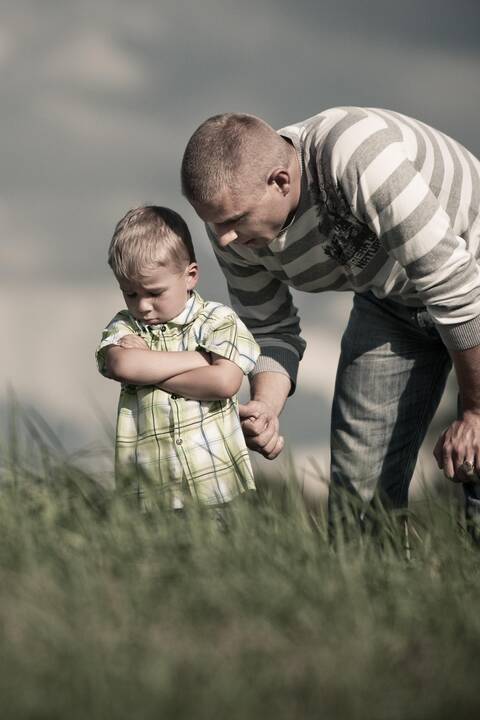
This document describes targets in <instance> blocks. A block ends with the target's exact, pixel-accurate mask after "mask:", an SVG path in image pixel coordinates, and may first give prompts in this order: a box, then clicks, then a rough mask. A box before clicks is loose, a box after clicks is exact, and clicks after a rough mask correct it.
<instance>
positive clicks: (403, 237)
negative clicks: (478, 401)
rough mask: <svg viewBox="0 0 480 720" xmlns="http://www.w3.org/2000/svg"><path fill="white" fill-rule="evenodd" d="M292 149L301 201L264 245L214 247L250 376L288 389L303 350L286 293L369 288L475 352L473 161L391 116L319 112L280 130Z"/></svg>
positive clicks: (442, 139) (479, 280) (478, 276)
mask: <svg viewBox="0 0 480 720" xmlns="http://www.w3.org/2000/svg"><path fill="white" fill-rule="evenodd" d="M278 132H279V133H280V134H281V135H282V136H283V137H285V138H288V139H289V140H290V141H291V142H292V143H293V146H294V147H295V150H296V152H297V154H298V159H299V161H300V165H301V171H302V177H301V195H300V201H299V205H298V208H297V210H296V213H295V216H294V218H293V220H292V221H291V223H290V224H289V225H288V227H286V228H285V229H284V230H283V231H282V233H281V234H280V235H279V236H278V237H277V238H275V240H273V241H272V242H271V243H269V244H268V245H267V246H265V247H262V248H251V247H246V246H236V244H235V243H233V244H230V245H228V246H227V247H226V248H224V249H220V248H219V247H218V246H217V244H216V243H215V240H214V236H213V234H212V231H211V230H210V229H208V230H209V235H210V238H211V240H212V243H213V247H214V251H215V254H216V256H217V259H218V261H219V263H220V266H221V268H222V270H223V272H224V274H225V277H226V279H227V283H228V288H229V292H230V297H231V302H232V305H233V307H234V309H235V310H236V312H237V313H238V315H239V316H240V317H241V318H242V320H243V321H244V322H245V324H246V325H247V326H248V327H249V329H250V330H251V331H252V333H253V334H254V336H255V339H256V340H257V342H258V343H259V345H260V346H261V348H262V356H261V357H260V359H259V361H258V363H257V366H256V371H255V372H262V371H264V370H273V371H277V372H287V373H288V374H289V375H290V377H291V379H292V381H293V382H294V383H295V379H296V373H297V369H298V362H299V360H300V359H301V356H302V354H303V350H304V347H305V343H304V341H303V339H302V338H301V336H300V326H299V320H298V315H297V311H296V308H295V307H294V305H293V303H292V298H291V295H290V292H289V289H288V288H289V286H291V287H293V288H296V289H297V290H302V291H305V292H313V293H317V292H322V291H324V290H341V291H345V290H353V291H355V292H366V291H368V290H371V291H372V292H373V293H374V294H375V295H376V296H377V297H379V298H383V297H386V296H389V297H390V299H392V300H395V301H397V302H399V303H403V304H405V305H410V306H413V307H419V306H420V307H421V306H425V307H426V308H427V310H428V311H429V313H430V315H431V316H432V318H433V320H434V321H435V323H436V325H437V328H438V331H439V333H440V335H441V337H442V339H443V341H444V343H445V345H446V346H447V347H448V348H450V349H454V350H461V349H466V348H469V347H473V346H475V345H479V344H480V270H479V266H478V256H479V254H480V248H479V245H480V162H479V161H478V159H477V158H475V157H474V156H473V155H472V154H471V153H469V152H468V150H466V149H465V148H464V147H463V146H462V145H461V144H460V143H458V142H456V141H454V140H452V139H451V138H449V137H448V136H446V135H445V134H443V133H441V132H439V131H438V130H434V129H433V128H432V127H429V126H428V125H425V124H424V123H421V122H419V121H417V120H413V119H411V118H408V117H406V116H404V115H400V114H399V113H396V112H392V111H387V110H379V109H371V108H357V107H339V108H333V109H330V110H326V111H325V112H322V113H320V114H318V115H315V116H314V117H312V118H309V119H308V120H305V121H304V122H301V123H298V124H295V125H290V126H288V127H285V128H282V129H281V130H279V131H278Z"/></svg>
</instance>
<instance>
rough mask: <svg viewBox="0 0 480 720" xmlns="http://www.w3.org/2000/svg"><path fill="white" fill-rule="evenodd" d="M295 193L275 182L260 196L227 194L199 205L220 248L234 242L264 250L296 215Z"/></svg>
mask: <svg viewBox="0 0 480 720" xmlns="http://www.w3.org/2000/svg"><path fill="white" fill-rule="evenodd" d="M292 209H295V208H292V194H291V193H290V192H285V189H284V188H282V187H281V186H280V185H278V184H277V183H276V182H275V181H272V182H269V183H267V184H266V185H265V186H264V187H263V190H262V189H261V190H260V191H259V192H258V193H254V192H252V191H250V192H249V191H245V192H243V193H242V192H240V193H238V194H235V195H232V194H231V193H230V192H229V191H228V190H226V191H224V192H223V193H222V194H221V195H220V196H218V198H216V199H215V201H214V202H212V203H210V204H208V205H201V204H199V205H195V210H196V211H197V214H198V215H199V217H200V218H201V219H202V220H203V221H204V222H206V223H209V225H210V226H211V227H212V229H213V230H214V232H215V235H216V237H217V241H218V244H219V246H220V247H226V246H227V245H230V243H232V242H233V243H235V244H238V245H246V246H250V247H261V246H263V245H266V244H267V243H269V242H271V241H272V240H273V239H274V238H276V237H277V236H278V235H279V234H280V232H281V230H282V228H283V226H284V225H285V224H286V222H287V218H288V216H289V215H290V213H291V212H292Z"/></svg>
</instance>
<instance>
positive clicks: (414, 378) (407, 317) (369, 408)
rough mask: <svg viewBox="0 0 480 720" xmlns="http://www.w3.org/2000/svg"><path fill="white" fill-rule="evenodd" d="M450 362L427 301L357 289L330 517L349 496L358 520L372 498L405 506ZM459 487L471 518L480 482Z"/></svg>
mask: <svg viewBox="0 0 480 720" xmlns="http://www.w3.org/2000/svg"><path fill="white" fill-rule="evenodd" d="M450 369H451V360H450V356H449V354H448V351H447V349H446V347H445V345H444V344H443V343H442V341H441V339H440V336H439V334H438V332H437V330H436V328H435V325H434V323H433V321H432V320H431V318H430V316H429V315H428V313H427V311H426V310H425V309H424V308H422V309H415V308H408V307H405V306H403V305H400V304H398V303H395V302H392V301H391V300H386V299H384V300H379V299H378V298H376V297H375V296H374V295H373V293H370V292H369V293H365V294H355V296H354V301H353V308H352V312H351V315H350V319H349V321H348V325H347V328H346V330H345V333H344V335H343V338H342V346H341V356H340V360H339V366H338V371H337V379H336V383H335V395H334V401H333V408H332V431H331V432H332V434H331V452H332V466H331V486H330V495H329V510H330V517H331V518H332V517H333V515H335V514H336V513H338V512H340V513H341V515H343V510H344V509H345V501H346V499H347V498H349V499H350V500H351V501H353V503H352V502H348V506H349V510H350V511H352V508H354V510H353V512H354V513H355V514H356V515H357V517H358V520H359V522H361V521H362V519H363V518H364V517H366V516H367V515H368V511H369V509H370V508H371V506H372V502H373V503H375V502H376V501H377V500H380V501H381V504H382V506H383V507H385V508H388V509H400V508H404V507H406V506H407V501H408V488H409V485H410V481H411V478H412V475H413V471H414V469H415V463H416V460H417V455H418V451H419V449H420V446H421V444H422V441H423V439H424V437H425V434H426V432H427V429H428V426H429V424H430V422H431V420H432V418H433V415H434V413H435V411H436V409H437V406H438V404H439V402H440V399H441V397H442V393H443V391H444V388H445V383H446V380H447V376H448V373H449V372H450ZM464 491H465V498H466V512H467V518H470V519H471V520H472V521H475V517H477V518H480V484H479V483H466V484H465V485H464ZM477 522H478V521H477ZM475 524H476V523H475Z"/></svg>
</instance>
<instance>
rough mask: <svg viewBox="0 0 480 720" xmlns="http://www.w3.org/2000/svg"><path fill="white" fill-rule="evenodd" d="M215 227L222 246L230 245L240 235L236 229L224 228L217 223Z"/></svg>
mask: <svg viewBox="0 0 480 720" xmlns="http://www.w3.org/2000/svg"><path fill="white" fill-rule="evenodd" d="M214 229H215V234H216V236H217V242H218V244H219V245H220V247H227V245H230V243H231V242H233V241H234V240H236V239H237V237H238V235H237V233H236V232H235V230H222V228H221V227H218V226H217V225H215V226H214Z"/></svg>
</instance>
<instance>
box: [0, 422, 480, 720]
mask: <svg viewBox="0 0 480 720" xmlns="http://www.w3.org/2000/svg"><path fill="white" fill-rule="evenodd" d="M46 435H48V431H47V430H46V429H45V428H44V431H43V433H39V435H38V436H37V438H36V440H35V439H33V437H32V435H31V434H30V436H29V437H30V439H29V441H27V442H24V443H23V445H22V443H20V442H19V441H18V440H16V441H15V442H14V443H12V437H13V436H10V438H7V442H6V446H5V448H4V451H3V454H2V470H1V473H2V484H1V493H0V527H1V542H0V633H1V637H0V717H1V718H2V720H3V719H5V720H8V719H9V718H29V719H34V720H36V719H39V720H40V719H41V718H45V720H55V719H56V718H66V719H67V718H68V720H76V719H77V718H82V719H83V718H89V719H90V718H91V719H93V720H95V719H96V718H106V719H108V720H122V719H123V718H125V719H127V718H128V719H129V720H131V719H132V718H135V719H137V718H152V719H153V718H155V720H157V719H158V718H168V719H169V718H172V719H173V718H175V720H177V719H178V720H182V719H183V718H185V719H187V718H188V720H203V719H205V720H206V719H208V720H211V719H212V718H222V720H223V719H224V718H228V720H236V719H237V718H238V719H240V718H242V719H243V718H249V719H250V718H265V717H266V718H270V717H271V718H275V720H283V719H284V718H285V720H286V719H288V720H292V719H295V720H296V719H297V718H308V719H310V718H332V719H333V718H334V719H335V720H343V718H348V719H349V720H352V719H356V718H366V719H368V720H376V719H377V718H378V719H380V718H381V719H382V720H384V719H387V718H388V719H389V718H392V719H397V718H398V720H415V718H422V719H425V718H432V719H433V718H435V720H441V719H442V718H450V717H452V716H454V717H455V718H463V717H465V718H467V717H468V718H471V717H475V711H477V712H478V710H479V709H480V700H479V699H478V695H479V693H478V682H477V678H476V668H477V666H478V655H479V650H480V613H479V612H478V607H479V603H480V563H479V554H478V553H479V551H478V550H477V549H476V548H475V547H473V546H472V545H471V543H470V541H469V539H468V537H467V536H466V534H465V532H464V530H463V529H462V527H461V525H459V522H458V509H457V508H456V506H455V503H454V502H453V501H452V500H451V499H449V498H446V499H445V498H443V499H439V498H430V499H429V500H427V501H425V502H424V503H423V504H422V505H421V506H419V509H417V511H416V517H415V518H413V519H412V523H411V524H412V532H411V544H412V549H411V559H410V560H409V561H407V560H406V558H405V552H404V549H403V547H402V541H401V539H399V535H398V533H397V532H396V530H394V528H393V525H392V524H391V523H389V521H388V519H387V520H386V521H385V524H384V527H383V529H382V533H381V536H380V538H377V539H376V540H371V539H368V538H361V537H356V538H354V539H353V540H352V541H351V542H349V543H345V544H340V545H339V547H338V548H337V549H336V550H334V549H332V547H331V545H330V544H329V543H328V538H327V529H326V521H325V517H324V516H323V514H322V513H320V514H319V515H316V516H315V517H311V516H309V514H308V512H306V511H305V509H304V506H303V504H302V503H301V501H300V499H299V498H298V497H297V496H296V495H295V493H293V492H292V493H288V494H285V495H284V496H283V497H281V498H278V497H276V498H268V497H266V498H264V499H263V501H262V502H261V503H260V504H258V505H257V506H253V505H244V506H242V505H240V506H238V507H237V508H236V509H235V510H234V511H233V512H232V514H231V515H232V516H231V518H230V520H229V523H228V531H227V532H222V531H221V530H220V529H219V528H218V526H217V525H216V523H215V522H213V521H212V519H211V518H209V517H208V516H205V515H204V514H202V513H199V512H197V511H195V510H194V509H192V510H191V511H190V512H188V513H186V514H185V515H184V516H182V517H179V516H177V515H172V514H171V513H168V512H165V511H164V510H162V509H161V508H153V509H152V510H151V512H149V513H146V514H145V513H143V514H142V513H140V512H138V510H136V509H134V508H133V507H132V506H131V505H129V504H127V503H126V502H125V501H124V500H122V498H120V497H116V496H115V495H114V494H112V493H107V492H106V491H103V490H101V489H100V488H99V487H98V485H96V484H95V482H93V481H92V480H91V479H90V478H89V477H88V475H86V474H85V473H83V472H81V471H79V470H78V468H77V467H76V466H75V464H72V462H71V459H69V458H67V457H66V456H65V455H64V454H63V455H62V451H61V448H59V447H54V441H53V439H52V441H51V442H48V441H47V439H46Z"/></svg>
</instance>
